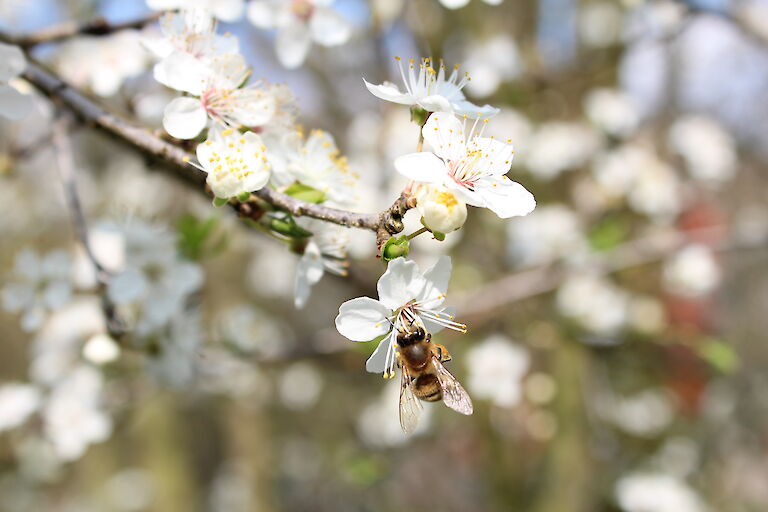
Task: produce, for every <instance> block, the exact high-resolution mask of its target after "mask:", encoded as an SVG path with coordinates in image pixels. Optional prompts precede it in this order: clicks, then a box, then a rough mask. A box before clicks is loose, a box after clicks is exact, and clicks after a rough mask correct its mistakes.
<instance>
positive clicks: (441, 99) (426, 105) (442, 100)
mask: <svg viewBox="0 0 768 512" xmlns="http://www.w3.org/2000/svg"><path fill="white" fill-rule="evenodd" d="M419 105H420V106H421V107H422V108H423V109H424V110H426V111H428V112H448V111H450V110H451V103H450V102H449V101H448V99H447V98H446V97H445V96H442V95H440V94H433V95H432V96H426V97H424V98H421V99H420V100H419Z"/></svg>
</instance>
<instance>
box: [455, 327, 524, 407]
mask: <svg viewBox="0 0 768 512" xmlns="http://www.w3.org/2000/svg"><path fill="white" fill-rule="evenodd" d="M466 360H467V368H468V369H469V373H468V376H467V386H468V387H469V389H470V391H471V392H472V395H473V396H476V397H478V398H485V399H487V400H490V401H492V402H493V403H494V404H496V405H498V406H500V407H513V406H515V405H517V404H518V403H519V402H520V399H521V398H522V395H523V387H522V380H523V376H524V375H525V374H526V372H527V371H528V367H529V366H530V356H529V355H528V351H527V350H526V349H525V348H523V347H521V346H520V345H516V344H514V343H513V342H512V341H511V340H509V339H508V338H507V337H506V336H502V335H498V334H497V335H493V336H491V337H489V338H487V339H486V340H484V341H483V342H481V343H479V344H477V345H475V346H473V347H472V348H471V349H469V351H468V352H467V355H466Z"/></svg>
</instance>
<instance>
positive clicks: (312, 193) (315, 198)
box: [284, 183, 326, 204]
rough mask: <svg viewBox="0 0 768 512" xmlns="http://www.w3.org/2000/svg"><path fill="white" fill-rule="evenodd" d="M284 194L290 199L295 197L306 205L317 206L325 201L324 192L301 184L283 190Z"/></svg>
mask: <svg viewBox="0 0 768 512" xmlns="http://www.w3.org/2000/svg"><path fill="white" fill-rule="evenodd" d="M284 192H285V194H286V195H289V196H291V197H295V198H296V199H299V200H301V201H306V202H307V203H315V204H319V203H322V202H323V201H325V199H326V197H325V192H323V191H321V190H317V189H316V188H313V187H310V186H309V185H304V184H303V183H294V184H293V185H290V186H289V187H288V188H286V189H285V191H284Z"/></svg>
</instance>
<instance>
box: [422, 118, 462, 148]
mask: <svg viewBox="0 0 768 512" xmlns="http://www.w3.org/2000/svg"><path fill="white" fill-rule="evenodd" d="M421 132H422V134H423V135H424V140H425V141H426V142H427V143H428V144H429V145H430V146H432V150H433V151H434V152H435V154H436V155H437V156H439V157H440V158H442V159H444V160H458V159H459V158H461V157H462V156H463V155H464V152H465V147H466V146H465V141H466V135H465V134H464V123H462V122H461V121H459V120H458V119H457V118H456V116H455V115H453V113H451V112H435V113H434V114H432V115H431V116H429V119H428V120H427V123H426V124H425V125H424V128H423V129H422V131H421Z"/></svg>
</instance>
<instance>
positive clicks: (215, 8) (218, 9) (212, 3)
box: [147, 0, 245, 22]
mask: <svg viewBox="0 0 768 512" xmlns="http://www.w3.org/2000/svg"><path fill="white" fill-rule="evenodd" d="M147 6H148V7H149V8H150V9H154V10H156V11H170V10H175V9H204V10H206V11H210V13H211V14H212V15H213V16H214V17H216V18H218V19H220V20H221V21H229V22H232V21H237V20H239V19H240V17H241V16H242V15H243V10H244V8H245V0H147Z"/></svg>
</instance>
